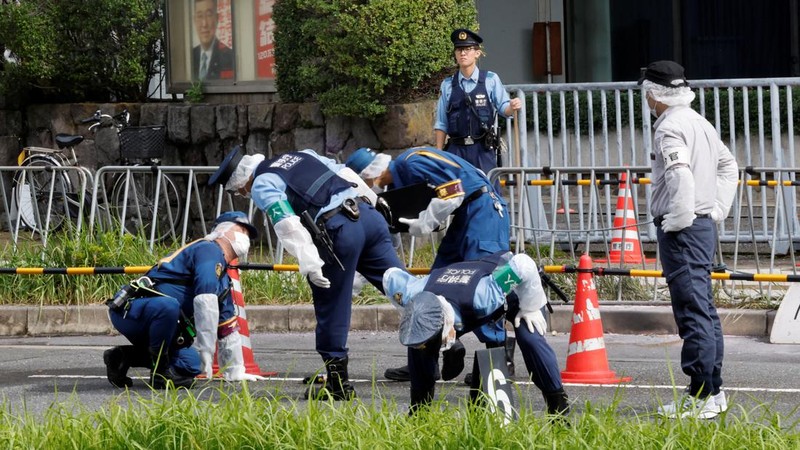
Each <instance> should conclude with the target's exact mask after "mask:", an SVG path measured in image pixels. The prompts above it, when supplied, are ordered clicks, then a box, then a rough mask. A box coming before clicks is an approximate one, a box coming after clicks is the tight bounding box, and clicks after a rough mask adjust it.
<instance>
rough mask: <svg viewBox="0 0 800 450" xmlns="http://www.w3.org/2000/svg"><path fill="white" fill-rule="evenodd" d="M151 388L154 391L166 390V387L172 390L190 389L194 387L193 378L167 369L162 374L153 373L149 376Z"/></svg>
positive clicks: (169, 368)
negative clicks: (172, 388)
mask: <svg viewBox="0 0 800 450" xmlns="http://www.w3.org/2000/svg"><path fill="white" fill-rule="evenodd" d="M150 379H151V380H152V386H153V388H154V389H166V388H168V387H170V386H171V387H174V388H181V387H182V388H187V389H188V388H190V387H192V385H194V382H195V378H194V377H191V376H187V375H181V374H180V373H178V372H177V371H176V370H175V369H173V368H172V367H167V369H166V370H164V371H163V372H160V373H159V372H153V373H152V374H150Z"/></svg>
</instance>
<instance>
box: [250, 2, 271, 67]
mask: <svg viewBox="0 0 800 450" xmlns="http://www.w3.org/2000/svg"><path fill="white" fill-rule="evenodd" d="M255 4H256V11H255V16H256V76H257V77H258V78H272V79H274V78H275V21H274V20H272V6H273V5H274V4H275V0H257V1H256V2H255Z"/></svg>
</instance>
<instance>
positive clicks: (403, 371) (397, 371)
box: [383, 365, 458, 381]
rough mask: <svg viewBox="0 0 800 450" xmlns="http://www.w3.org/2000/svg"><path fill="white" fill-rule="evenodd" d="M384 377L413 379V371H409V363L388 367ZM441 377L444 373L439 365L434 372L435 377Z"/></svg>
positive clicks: (389, 378)
mask: <svg viewBox="0 0 800 450" xmlns="http://www.w3.org/2000/svg"><path fill="white" fill-rule="evenodd" d="M455 376H456V377H457V376H458V374H456V375H455ZM383 377H384V378H386V379H387V380H392V381H411V373H410V372H409V370H408V366H407V365H405V366H403V367H396V368H392V369H386V372H383ZM441 378H442V374H441V372H440V371H439V366H436V372H434V374H433V379H434V380H439V379H441ZM453 378H455V377H453ZM451 379H452V378H451Z"/></svg>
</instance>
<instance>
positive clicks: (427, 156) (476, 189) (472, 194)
mask: <svg viewBox="0 0 800 450" xmlns="http://www.w3.org/2000/svg"><path fill="white" fill-rule="evenodd" d="M346 164H347V166H348V167H350V168H352V169H353V170H354V171H355V172H357V173H359V175H360V176H362V177H363V178H364V180H365V182H366V183H367V184H368V185H371V186H373V187H377V188H379V189H380V190H383V188H385V187H388V188H389V189H399V188H403V187H407V186H412V185H415V184H420V183H423V184H427V185H428V186H431V187H433V188H434V190H435V193H436V196H435V197H434V198H432V199H431V200H430V202H429V203H428V206H427V208H426V209H425V210H423V211H422V212H420V213H419V215H418V216H417V217H413V218H400V219H399V221H400V222H402V223H405V224H407V225H408V226H409V233H411V234H412V235H414V236H424V235H427V234H430V233H431V232H432V231H433V230H435V229H436V228H437V227H438V226H439V225H441V224H443V223H445V221H446V220H447V217H448V216H450V215H451V214H452V216H453V220H452V221H451V222H450V226H448V227H447V232H446V233H445V235H444V237H443V238H442V243H441V245H439V248H438V250H437V252H436V259H435V260H434V261H433V265H432V266H431V269H437V268H441V267H445V266H447V265H448V264H453V263H457V262H461V261H467V260H474V259H480V258H482V257H485V256H489V255H491V254H494V253H495V252H499V251H508V250H509V249H510V247H509V234H508V233H509V221H508V210H507V208H506V202H505V200H503V197H502V196H500V194H499V193H497V191H496V190H495V189H494V187H493V186H492V184H491V183H490V182H489V180H488V179H487V178H486V175H484V174H483V172H481V171H480V170H479V169H478V168H476V167H475V166H473V165H472V164H470V163H468V162H467V161H465V160H464V159H462V158H460V157H458V156H456V155H454V154H452V153H447V152H444V151H441V150H437V149H435V148H431V147H416V148H411V149H408V150H406V151H405V152H403V153H401V154H400V155H399V156H397V157H396V158H395V159H394V160H391V158H390V157H388V155H385V154H376V153H375V152H374V151H372V150H370V149H368V148H360V149H358V150H356V151H355V152H354V153H353V154H352V155H351V156H350V157H349V158H348V159H347V161H346ZM390 206H391V205H390ZM475 334H476V335H477V336H478V339H479V340H480V341H481V342H483V343H485V344H486V347H488V348H492V347H505V349H506V361H507V363H508V369H509V374H510V375H513V374H514V338H508V339H506V330H505V328H504V327H503V321H495V322H489V323H485V324H483V326H482V327H481V328H480V329H479V330H476V333H475ZM384 376H385V377H386V378H388V379H390V380H396V381H408V380H409V379H410V378H409V372H408V367H398V368H390V369H387V370H386V373H385V374H384ZM468 376H469V374H468ZM467 384H469V382H467Z"/></svg>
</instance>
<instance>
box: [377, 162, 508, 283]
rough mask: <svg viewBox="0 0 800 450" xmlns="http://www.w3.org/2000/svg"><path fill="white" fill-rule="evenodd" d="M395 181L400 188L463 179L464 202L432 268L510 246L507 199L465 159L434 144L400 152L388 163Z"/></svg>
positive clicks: (454, 216) (470, 258)
mask: <svg viewBox="0 0 800 450" xmlns="http://www.w3.org/2000/svg"><path fill="white" fill-rule="evenodd" d="M389 171H390V172H391V174H392V179H393V181H392V184H393V186H394V187H395V188H401V187H404V186H409V185H413V184H417V183H427V184H428V185H431V186H434V187H435V186H440V185H442V184H444V183H447V182H450V181H454V180H457V179H460V180H461V184H462V187H463V189H464V193H465V198H464V202H463V203H462V204H461V206H459V207H458V209H456V210H455V212H453V220H452V222H451V223H450V226H449V227H448V228H447V233H446V235H445V237H444V239H443V240H442V243H441V245H440V246H439V250H438V252H437V255H436V260H435V261H434V264H433V266H432V267H433V268H437V267H443V266H445V265H448V264H452V263H456V262H461V261H465V260H476V259H480V258H482V257H484V256H488V255H491V254H492V253H495V252H498V251H507V250H508V249H509V221H508V212H507V208H506V202H505V200H504V199H503V198H502V196H500V195H499V194H498V193H497V192H496V191H495V190H494V187H493V186H492V184H491V183H490V182H489V180H488V179H487V178H486V175H484V174H483V173H482V172H481V171H480V170H478V169H476V168H475V166H473V165H472V164H470V163H468V162H467V161H465V160H464V159H462V158H460V157H458V156H456V155H454V154H452V153H448V152H445V151H441V150H437V149H435V148H433V147H417V148H412V149H409V150H406V151H405V152H403V153H401V154H400V155H399V156H398V157H397V158H395V159H394V160H393V161H392V162H391V163H390V164H389Z"/></svg>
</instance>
